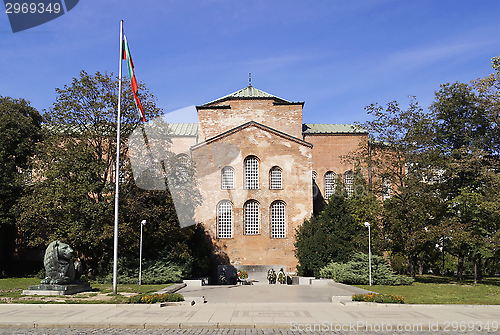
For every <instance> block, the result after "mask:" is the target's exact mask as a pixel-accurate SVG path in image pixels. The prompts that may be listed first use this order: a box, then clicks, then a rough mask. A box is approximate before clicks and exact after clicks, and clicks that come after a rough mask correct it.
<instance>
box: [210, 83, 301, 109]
mask: <svg viewBox="0 0 500 335" xmlns="http://www.w3.org/2000/svg"><path fill="white" fill-rule="evenodd" d="M230 98H254V99H255V98H257V99H258V98H271V99H278V100H280V101H282V102H287V103H291V101H288V100H286V99H283V98H280V97H278V96H276V95H273V94H271V93H267V92H265V91H263V90H261V89H258V88H256V87H253V86H252V85H248V86H247V87H244V88H242V89H240V90H237V91H236V92H233V93H230V94H227V95H225V96H223V97H220V98H218V99H215V100H212V101H210V102H207V103H204V104H203V105H201V106H208V105H210V104H213V103H216V102H219V101H224V100H227V99H230Z"/></svg>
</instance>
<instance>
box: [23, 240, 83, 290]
mask: <svg viewBox="0 0 500 335" xmlns="http://www.w3.org/2000/svg"><path fill="white" fill-rule="evenodd" d="M74 257H75V255H74V251H73V249H71V247H70V246H69V245H67V244H66V243H62V242H60V241H53V242H52V243H50V244H49V246H48V247H47V250H45V257H44V259H43V264H44V266H45V274H46V277H45V279H42V281H41V282H40V285H35V286H30V287H29V289H28V290H24V291H23V295H35V294H36V295H67V294H74V293H79V292H84V291H90V290H91V287H90V284H89V283H87V282H81V281H80V280H79V278H80V275H81V272H82V269H81V264H80V262H78V261H77V262H73V259H74Z"/></svg>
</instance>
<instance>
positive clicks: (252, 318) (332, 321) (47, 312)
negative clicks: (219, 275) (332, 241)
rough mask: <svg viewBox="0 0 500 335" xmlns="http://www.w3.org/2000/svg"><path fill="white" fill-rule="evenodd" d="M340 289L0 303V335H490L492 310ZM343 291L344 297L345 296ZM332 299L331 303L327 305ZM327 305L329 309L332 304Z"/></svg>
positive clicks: (259, 288) (495, 311)
mask: <svg viewBox="0 0 500 335" xmlns="http://www.w3.org/2000/svg"><path fill="white" fill-rule="evenodd" d="M359 290H360V289H357V288H351V287H349V286H347V285H342V284H339V285H338V286H317V287H315V286H302V285H289V286H287V285H248V286H223V287H221V286H203V287H189V286H188V287H185V288H183V289H182V290H181V291H180V292H181V293H182V294H184V295H185V296H186V297H188V296H191V297H196V296H204V297H205V300H206V301H207V302H206V303H196V304H194V305H178V306H165V307H160V306H159V305H157V304H155V305H139V304H136V305H127V304H122V305H112V304H98V305H90V304H82V305H77V304H73V305H65V304H44V305H32V304H0V334H48V335H51V334H82V335H83V334H97V333H105V334H131V333H138V334H296V333H311V334H313V333H320V332H321V333H352V332H358V333H359V332H363V333H372V332H373V333H384V334H385V333H387V334H394V333H406V332H411V333H414V334H425V333H433V334H436V333H447V334H450V333H458V332H460V331H462V333H463V332H467V333H470V334H472V333H478V334H483V333H487V332H490V333H491V332H497V331H498V327H499V323H500V306H470V305H393V304H374V303H353V302H343V301H342V300H343V299H342V298H336V297H342V296H346V295H350V294H352V293H358V292H359ZM350 291H351V292H350ZM332 297H334V298H333V299H332ZM332 300H333V302H332Z"/></svg>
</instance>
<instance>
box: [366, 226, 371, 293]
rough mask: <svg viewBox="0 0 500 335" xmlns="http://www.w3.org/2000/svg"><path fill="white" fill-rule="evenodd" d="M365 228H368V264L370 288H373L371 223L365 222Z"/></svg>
mask: <svg viewBox="0 0 500 335" xmlns="http://www.w3.org/2000/svg"><path fill="white" fill-rule="evenodd" d="M365 227H366V228H368V264H369V268H370V286H372V245H371V236H370V235H371V232H370V223H369V222H365Z"/></svg>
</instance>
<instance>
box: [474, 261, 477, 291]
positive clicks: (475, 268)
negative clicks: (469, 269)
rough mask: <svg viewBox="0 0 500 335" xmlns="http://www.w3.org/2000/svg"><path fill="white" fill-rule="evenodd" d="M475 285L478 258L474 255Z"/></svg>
mask: <svg viewBox="0 0 500 335" xmlns="http://www.w3.org/2000/svg"><path fill="white" fill-rule="evenodd" d="M474 285H477V260H476V258H475V257H474Z"/></svg>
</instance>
